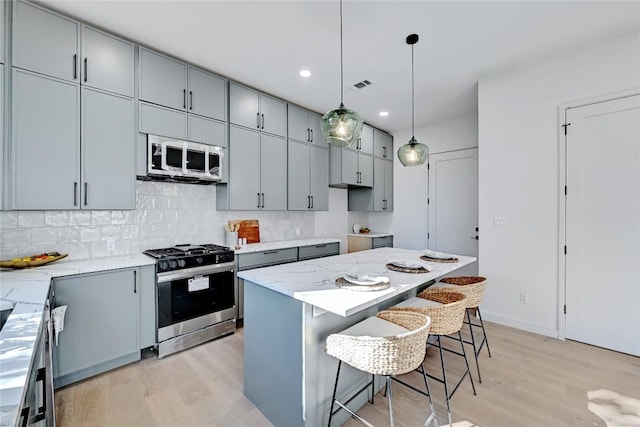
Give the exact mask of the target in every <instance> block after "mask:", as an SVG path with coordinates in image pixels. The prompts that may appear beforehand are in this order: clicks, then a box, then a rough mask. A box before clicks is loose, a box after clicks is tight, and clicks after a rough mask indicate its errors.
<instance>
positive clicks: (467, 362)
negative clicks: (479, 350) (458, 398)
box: [458, 331, 476, 396]
mask: <svg viewBox="0 0 640 427" xmlns="http://www.w3.org/2000/svg"><path fill="white" fill-rule="evenodd" d="M458 338H459V339H460V347H462V354H463V355H464V363H466V364H467V372H466V373H465V374H464V375H467V374H468V375H469V381H471V388H473V395H474V396H475V395H476V386H475V384H473V376H472V375H471V370H470V369H469V359H467V352H466V351H465V350H464V342H462V334H461V333H460V331H458ZM464 375H463V376H462V378H464Z"/></svg>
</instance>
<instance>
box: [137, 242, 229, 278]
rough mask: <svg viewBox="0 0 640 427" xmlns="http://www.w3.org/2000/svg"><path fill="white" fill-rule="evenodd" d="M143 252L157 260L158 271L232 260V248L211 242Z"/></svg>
mask: <svg viewBox="0 0 640 427" xmlns="http://www.w3.org/2000/svg"><path fill="white" fill-rule="evenodd" d="M143 253H144V254H145V255H148V256H150V257H152V258H155V259H156V260H157V262H156V271H157V272H158V273H160V272H167V271H173V270H180V269H184V268H191V267H200V266H206V265H212V264H221V263H225V262H233V261H234V252H233V250H231V249H230V248H229V247H227V246H220V245H213V244H203V245H192V244H183V245H176V246H173V247H171V248H162V249H149V250H147V251H144V252H143Z"/></svg>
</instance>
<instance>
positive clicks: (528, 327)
mask: <svg viewBox="0 0 640 427" xmlns="http://www.w3.org/2000/svg"><path fill="white" fill-rule="evenodd" d="M482 320H488V321H489V322H494V323H499V324H501V325H505V326H510V327H512V328H517V329H522V330H523V331H527V332H533V333H534V334H540V335H544V336H547V337H551V338H558V337H559V332H558V330H557V329H553V328H549V327H546V326H543V325H539V324H537V323H531V322H525V321H522V320H517V319H513V318H511V317H505V316H500V315H498V314H493V313H487V312H485V311H482Z"/></svg>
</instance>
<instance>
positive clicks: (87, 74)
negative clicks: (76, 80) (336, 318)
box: [80, 25, 134, 97]
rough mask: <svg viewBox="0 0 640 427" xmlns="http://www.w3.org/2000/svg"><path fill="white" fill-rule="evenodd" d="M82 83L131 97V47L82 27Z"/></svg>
mask: <svg viewBox="0 0 640 427" xmlns="http://www.w3.org/2000/svg"><path fill="white" fill-rule="evenodd" d="M80 70H81V71H80V75H81V77H82V84H83V85H85V86H90V87H94V88H97V89H102V90H106V91H109V92H113V93H117V94H120V95H124V96H128V97H133V77H134V72H133V44H132V43H129V42H128V41H125V40H122V39H119V38H117V37H114V36H112V35H110V34H106V33H104V32H102V31H99V30H96V29H93V28H90V27H87V26H85V25H83V26H82V64H81V68H80Z"/></svg>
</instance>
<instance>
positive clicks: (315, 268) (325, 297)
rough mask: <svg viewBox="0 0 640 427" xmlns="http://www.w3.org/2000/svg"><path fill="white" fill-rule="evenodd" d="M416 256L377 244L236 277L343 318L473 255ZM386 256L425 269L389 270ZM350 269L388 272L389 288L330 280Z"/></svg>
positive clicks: (454, 267) (470, 259) (456, 266)
mask: <svg viewBox="0 0 640 427" xmlns="http://www.w3.org/2000/svg"><path fill="white" fill-rule="evenodd" d="M420 255H423V252H422V251H416V250H410V249H398V248H378V249H372V250H367V251H361V252H353V253H349V254H342V255H336V256H331V257H326V258H319V259H313V260H309V261H301V262H296V263H292V264H283V265H276V266H272V267H264V268H257V269H254V270H247V271H241V272H238V277H240V278H242V279H244V280H245V281H249V282H253V283H255V284H257V285H260V286H263V287H265V288H268V289H271V290H273V291H276V292H279V293H281V294H284V295H288V296H290V297H292V298H294V299H296V300H298V301H302V302H304V303H307V304H310V305H312V306H314V307H315V308H316V309H322V310H326V311H329V312H331V313H334V314H337V315H339V316H343V317H347V316H351V315H352V314H354V313H357V312H359V311H361V310H364V309H366V308H369V307H371V306H373V305H376V304H378V303H379V302H381V301H384V300H386V299H389V298H391V297H393V296H395V295H398V294H400V293H403V292H406V291H408V290H411V289H413V288H415V287H418V286H420V285H422V284H424V283H427V282H429V281H432V280H435V279H438V278H439V277H442V276H444V275H445V274H447V273H450V272H452V271H454V270H457V269H459V268H460V267H463V266H465V265H468V264H471V263H473V262H475V260H476V259H475V258H474V257H467V256H458V258H459V261H458V262H456V263H434V262H425V261H421V260H420ZM390 261H405V262H409V263H415V262H420V263H423V264H425V265H428V266H430V267H431V271H430V272H429V273H423V274H414V273H401V272H397V271H392V270H389V269H388V268H387V267H386V264H387V263H389V262H390ZM354 268H357V270H358V272H360V273H368V274H372V275H375V276H386V277H388V278H389V283H390V286H389V288H387V289H384V290H381V291H372V292H356V291H350V290H345V289H342V288H339V287H338V286H337V285H336V284H335V280H336V279H337V278H339V277H341V276H343V275H344V274H345V273H347V272H349V271H350V270H352V269H354Z"/></svg>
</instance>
